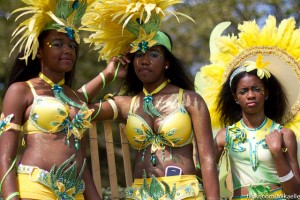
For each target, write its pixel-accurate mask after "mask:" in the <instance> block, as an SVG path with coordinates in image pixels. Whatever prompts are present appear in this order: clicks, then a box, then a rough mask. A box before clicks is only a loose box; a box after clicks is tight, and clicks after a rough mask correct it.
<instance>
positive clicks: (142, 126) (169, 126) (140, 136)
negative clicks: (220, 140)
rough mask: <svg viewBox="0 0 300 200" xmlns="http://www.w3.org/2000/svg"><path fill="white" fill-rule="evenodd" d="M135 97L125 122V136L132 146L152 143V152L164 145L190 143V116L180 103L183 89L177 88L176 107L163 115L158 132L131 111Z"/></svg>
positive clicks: (191, 133)
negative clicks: (171, 111)
mask: <svg viewBox="0 0 300 200" xmlns="http://www.w3.org/2000/svg"><path fill="white" fill-rule="evenodd" d="M136 97H137V96H134V97H133V98H132V101H131V105H130V110H129V114H128V118H127V123H126V132H127V138H128V141H129V143H130V144H131V146H132V147H133V148H135V149H137V150H140V149H145V148H146V147H148V146H149V145H152V146H151V153H154V152H155V151H156V150H162V149H164V147H165V145H167V146H171V147H181V146H184V145H187V144H190V143H192V141H193V138H194V137H193V132H192V122H191V117H190V115H189V114H188V112H187V111H186V109H185V108H184V106H183V105H182V97H183V89H181V88H180V89H179V93H178V109H177V110H175V111H174V112H173V113H171V114H170V115H168V116H167V117H163V121H162V123H161V125H160V126H159V129H158V133H154V132H153V130H152V129H151V127H150V126H149V125H148V124H147V123H146V122H145V120H144V119H143V118H142V117H140V116H139V115H137V114H135V113H133V112H132V108H133V104H134V102H135V99H136Z"/></svg>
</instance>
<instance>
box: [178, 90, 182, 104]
mask: <svg viewBox="0 0 300 200" xmlns="http://www.w3.org/2000/svg"><path fill="white" fill-rule="evenodd" d="M182 99H183V89H182V88H179V92H178V106H180V105H181V103H182Z"/></svg>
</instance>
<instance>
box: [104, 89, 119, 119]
mask: <svg viewBox="0 0 300 200" xmlns="http://www.w3.org/2000/svg"><path fill="white" fill-rule="evenodd" d="M113 96H114V95H113V94H107V95H105V96H104V98H103V99H104V100H107V102H108V103H109V104H110V106H111V108H112V109H113V112H114V117H113V119H117V118H118V107H117V105H116V103H115V101H114V100H113V99H112V98H113Z"/></svg>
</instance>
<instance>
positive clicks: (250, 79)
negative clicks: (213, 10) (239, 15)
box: [195, 16, 300, 199]
mask: <svg viewBox="0 0 300 200" xmlns="http://www.w3.org/2000/svg"><path fill="white" fill-rule="evenodd" d="M295 24H296V23H295V20H294V18H292V17H291V18H288V19H284V20H283V21H281V23H280V24H279V25H278V27H277V26H276V19H275V17H273V16H269V17H268V19H267V20H266V24H265V25H264V26H263V28H261V29H260V28H259V27H258V25H257V24H256V22H255V21H247V22H244V23H243V24H240V25H239V26H238V29H239V30H240V33H239V34H238V35H237V36H236V35H231V36H229V35H228V36H221V33H222V32H223V31H224V30H225V29H226V28H227V27H228V26H229V25H230V23H229V22H223V23H221V24H219V25H218V26H217V27H216V28H215V29H214V30H213V32H212V34H211V41H210V49H211V62H212V64H210V65H207V66H204V67H202V68H201V71H200V72H198V74H197V76H196V80H195V82H196V85H197V86H198V88H199V90H198V92H199V93H200V94H201V95H202V96H203V98H204V99H205V101H206V102H207V104H208V107H209V110H210V113H211V117H212V124H213V128H214V129H217V128H221V127H222V126H225V127H226V128H223V129H221V130H220V131H219V132H218V133H217V135H216V139H215V140H216V152H217V159H219V158H220V162H219V164H220V172H219V179H220V189H221V196H223V197H226V196H227V197H228V196H229V195H230V191H228V190H227V189H226V187H227V186H226V183H225V179H226V176H227V175H228V171H229V170H231V174H232V182H233V198H232V199H256V198H260V199H297V198H298V197H299V194H300V172H299V164H298V160H297V140H296V138H297V137H299V135H298V134H297V133H299V116H300V115H299V109H300V107H299V102H300V101H299V100H300V99H299V98H300V84H299V83H300V76H299V75H300V62H299V59H300V53H299V52H300V40H299V38H300V29H295ZM283 126H284V127H283ZM295 133H296V134H295Z"/></svg>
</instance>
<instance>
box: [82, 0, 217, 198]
mask: <svg viewBox="0 0 300 200" xmlns="http://www.w3.org/2000/svg"><path fill="white" fill-rule="evenodd" d="M177 3H181V1H178V0H139V1H137V0H130V1H128V0H114V1H108V0H103V1H101V2H100V1H99V2H95V4H93V5H92V6H91V7H89V9H88V10H87V13H86V15H85V16H84V18H83V20H82V24H83V25H84V27H83V29H85V30H87V31H91V35H90V37H89V38H86V39H85V41H86V42H88V43H91V44H94V45H95V47H94V49H95V50H99V59H104V60H107V61H108V62H109V63H114V64H115V65H116V66H117V65H118V61H123V63H124V62H125V63H128V65H127V69H128V71H127V76H126V79H125V83H124V86H125V87H124V88H125V91H126V92H128V93H129V94H130V95H133V97H132V96H116V97H114V102H115V103H116V108H118V109H119V111H118V112H117V111H116V112H117V113H119V115H118V116H119V117H118V119H120V120H121V121H122V122H124V123H126V134H127V138H128V140H129V142H130V144H131V146H132V147H133V148H134V149H135V153H136V154H135V169H134V183H133V185H132V186H131V187H129V188H127V190H126V198H127V199H145V200H146V199H147V200H149V199H150V200H151V199H204V193H205V196H206V198H207V199H219V185H218V179H217V171H216V164H215V158H214V154H213V139H212V131H211V126H210V118H209V113H208V110H207V107H206V105H205V103H204V101H203V99H202V98H201V97H200V96H199V95H198V94H197V93H196V92H195V91H194V86H193V82H192V81H191V80H190V79H189V77H188V76H187V74H186V71H185V69H184V68H183V65H182V64H181V62H180V61H179V60H178V59H177V58H176V57H175V56H174V55H173V54H172V53H171V52H172V43H171V39H170V37H169V36H168V35H167V34H166V33H165V32H162V31H161V30H160V24H161V21H162V19H163V17H164V16H167V15H169V14H171V15H173V16H178V15H182V16H186V15H184V14H182V13H178V12H175V11H168V10H166V9H167V8H168V7H169V6H171V5H174V4H177ZM186 17H187V16H186ZM117 59H119V60H117ZM127 59H129V60H127ZM105 103H106V102H103V105H105ZM107 112H111V111H110V110H103V111H101V113H100V114H99V116H98V117H99V119H100V118H101V119H103V118H105V116H104V115H105V113H107ZM98 117H97V119H98ZM194 139H195V145H197V146H198V152H197V153H198V154H199V155H200V164H201V170H202V178H203V185H204V189H203V187H202V184H201V183H200V182H199V181H198V180H197V177H196V169H195V163H194V161H193V140H194Z"/></svg>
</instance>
